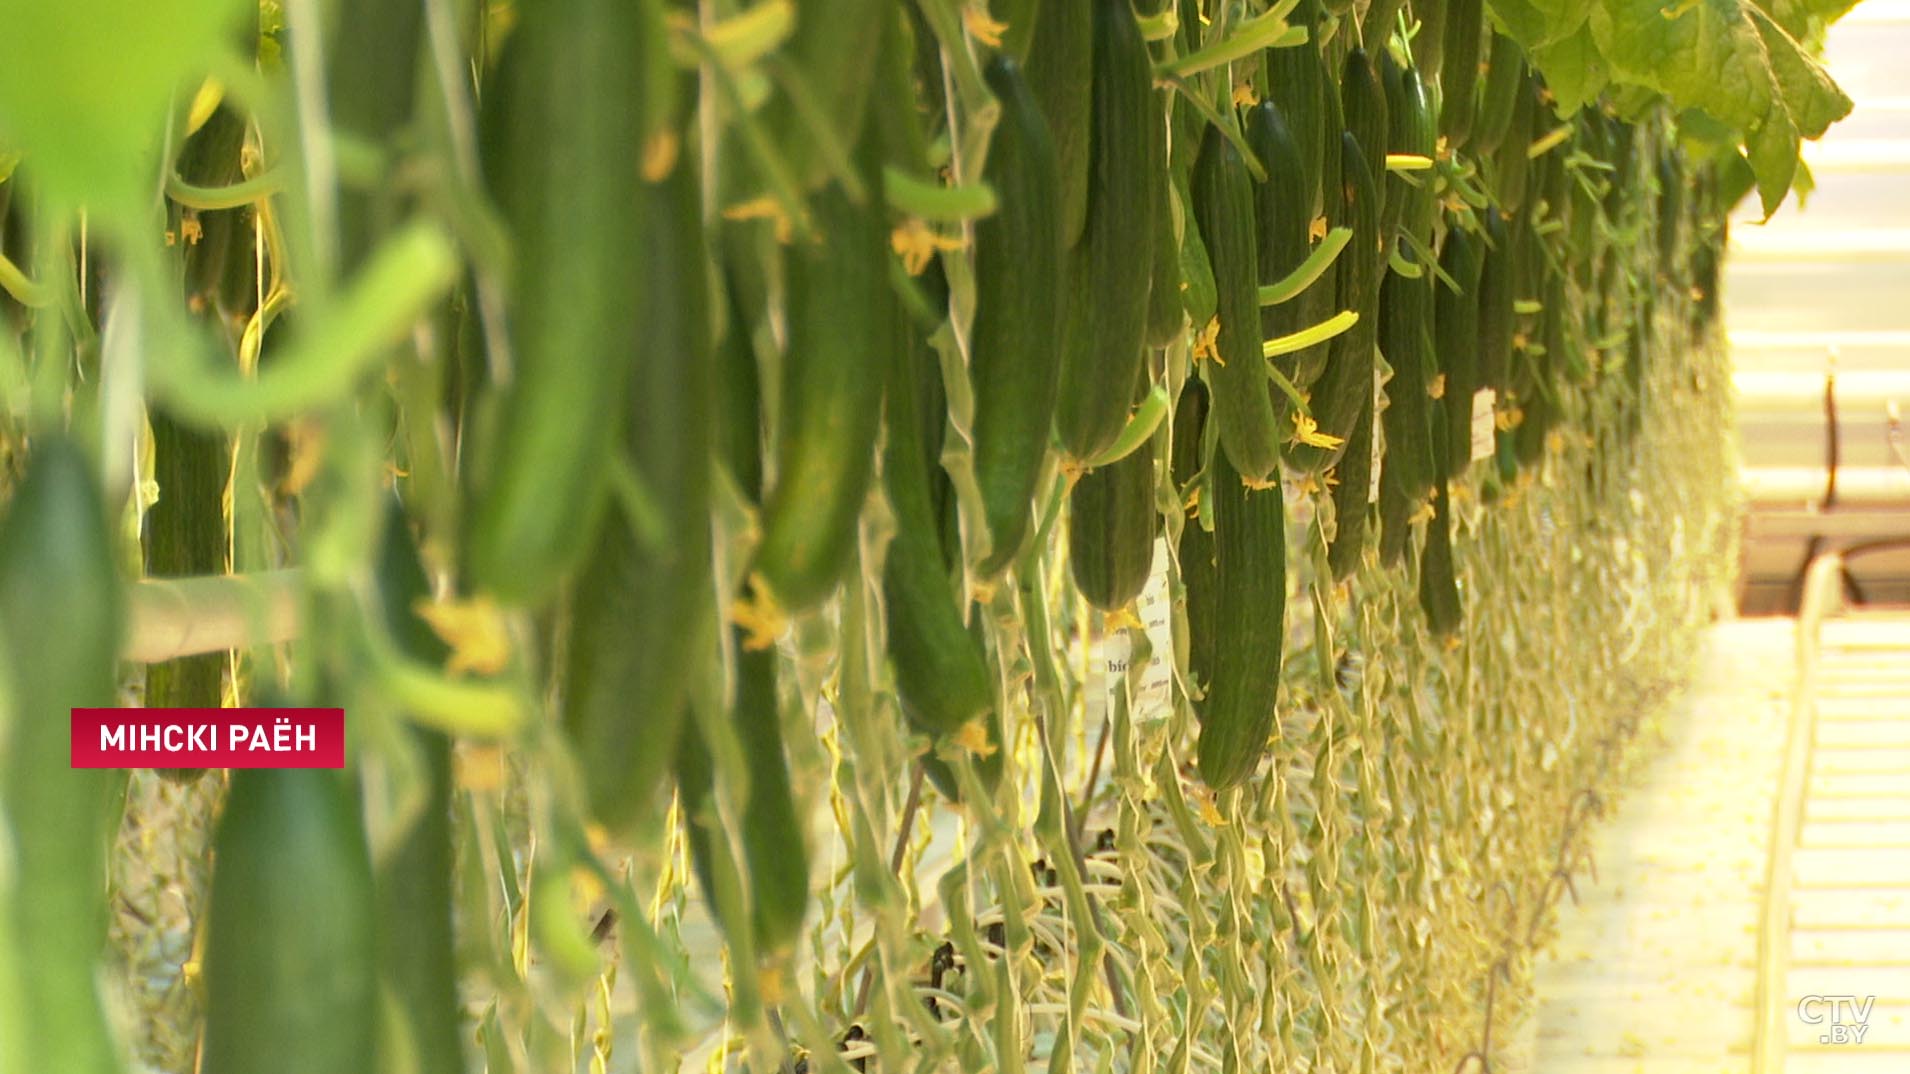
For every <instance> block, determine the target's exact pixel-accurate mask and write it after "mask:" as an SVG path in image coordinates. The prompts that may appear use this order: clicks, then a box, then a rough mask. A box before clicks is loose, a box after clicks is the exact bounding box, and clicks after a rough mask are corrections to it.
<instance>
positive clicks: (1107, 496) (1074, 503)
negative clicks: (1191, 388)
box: [1068, 379, 1161, 612]
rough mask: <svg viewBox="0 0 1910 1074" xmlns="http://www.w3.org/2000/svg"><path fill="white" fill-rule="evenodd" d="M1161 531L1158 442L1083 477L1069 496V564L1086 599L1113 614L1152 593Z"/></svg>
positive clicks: (1143, 384)
mask: <svg viewBox="0 0 1910 1074" xmlns="http://www.w3.org/2000/svg"><path fill="white" fill-rule="evenodd" d="M1140 390H1141V391H1143V392H1145V391H1146V390H1147V381H1146V380H1145V379H1143V380H1142V381H1141V384H1140ZM1160 526H1161V513H1160V511H1159V510H1157V509H1156V508H1155V506H1154V441H1153V438H1151V437H1150V438H1149V439H1148V440H1146V441H1144V442H1143V443H1142V444H1141V446H1140V447H1138V448H1136V449H1135V450H1134V451H1132V452H1130V453H1129V454H1127V455H1126V456H1124V457H1122V458H1120V459H1118V460H1116V461H1115V462H1111V463H1109V464H1107V465H1105V466H1097V467H1095V468H1094V469H1092V470H1089V471H1088V472H1087V473H1085V474H1082V475H1081V478H1080V480H1078V481H1076V482H1075V484H1074V488H1073V489H1072V490H1071V491H1070V492H1069V494H1068V562H1069V566H1070V567H1071V568H1072V569H1073V571H1074V585H1075V588H1076V589H1078V590H1080V591H1081V596H1082V597H1083V598H1084V599H1086V600H1087V602H1088V603H1089V604H1091V605H1093V606H1095V607H1096V608H1099V609H1101V610H1102V611H1107V612H1112V611H1119V610H1120V609H1122V608H1125V607H1127V606H1128V605H1129V604H1131V603H1133V601H1134V598H1136V597H1138V596H1140V595H1141V590H1143V589H1145V588H1147V576H1148V574H1149V572H1150V571H1151V570H1152V568H1153V565H1154V538H1155V536H1156V535H1158V534H1159V533H1160Z"/></svg>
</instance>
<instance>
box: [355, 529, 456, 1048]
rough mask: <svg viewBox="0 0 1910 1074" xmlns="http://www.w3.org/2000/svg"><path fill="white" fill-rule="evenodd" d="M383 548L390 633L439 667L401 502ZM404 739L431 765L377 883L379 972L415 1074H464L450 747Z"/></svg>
mask: <svg viewBox="0 0 1910 1074" xmlns="http://www.w3.org/2000/svg"><path fill="white" fill-rule="evenodd" d="M378 547H379V552H378V567H377V570H378V575H377V577H378V595H379V600H380V601H381V603H382V606H383V607H382V610H383V614H384V621H385V629H387V630H388V631H390V632H391V635H392V637H393V638H394V639H396V641H397V643H398V647H399V649H400V650H402V651H403V652H404V653H405V655H407V656H409V657H411V658H412V659H414V660H417V661H419V662H421V663H424V664H429V665H434V666H435V665H438V664H441V663H442V662H443V661H444V657H445V645H444V643H443V642H442V641H440V640H439V638H438V635H437V634H436V633H435V632H434V631H433V630H432V629H431V628H430V626H428V625H427V624H426V623H425V622H424V620H422V619H420V618H419V617H418V615H417V613H416V612H415V611H414V610H413V608H414V606H415V605H416V603H417V602H418V601H419V600H421V599H424V598H427V597H429V596H430V595H431V587H430V583H429V581H428V580H427V579H426V577H425V573H424V566H423V564H422V563H420V562H419V560H418V551H417V548H416V546H415V545H414V544H413V542H412V538H411V533H410V531H409V529H408V528H407V523H406V521H405V515H404V511H403V510H402V509H401V508H400V507H399V505H398V502H397V500H395V499H394V500H392V501H391V502H390V504H389V506H388V507H387V509H386V512H385V529H384V536H383V537H382V538H381V539H380V541H379V546H378ZM405 733H406V734H408V735H409V736H410V739H411V742H412V745H413V746H415V747H416V748H417V751H418V754H419V756H420V758H421V759H422V760H423V762H424V776H425V795H424V804H423V806H422V807H421V808H420V809H419V811H418V815H417V817H416V818H415V819H414V820H413V821H412V822H411V827H410V829H409V830H408V831H406V832H405V834H404V835H403V836H402V837H400V838H399V839H398V840H397V841H396V842H395V843H393V844H392V846H391V847H390V849H389V850H387V851H386V853H385V855H384V857H383V859H382V860H381V861H380V862H379V863H378V867H377V869H376V871H375V874H374V878H373V879H374V883H375V885H376V890H377V899H378V917H377V938H378V972H379V974H380V976H381V977H382V979H383V980H384V982H385V984H386V987H387V990H388V994H389V995H390V996H392V997H393V998H394V999H395V1000H396V1001H397V1005H398V1007H399V1009H400V1011H401V1016H402V1017H403V1019H404V1023H405V1032H406V1035H407V1036H408V1037H409V1039H410V1043H411V1052H412V1054H414V1055H415V1056H417V1062H418V1066H417V1070H418V1074H459V1072H460V1071H462V1070H463V1069H464V1056H463V1044H464V1032H463V1029H462V1027H461V1026H460V1024H459V1022H460V1019H459V1009H458V963H457V939H456V934H455V933H454V931H453V929H452V900H453V891H452V878H453V877H454V876H455V875H456V868H455V866H456V861H455V858H454V855H453V851H452V844H451V810H452V804H451V793H452V788H451V740H450V738H449V737H447V736H446V735H445V734H444V733H443V732H441V731H433V730H429V729H427V728H424V727H420V726H417V725H415V724H414V725H412V726H411V727H410V728H409V729H408V730H407V731H406V732H405Z"/></svg>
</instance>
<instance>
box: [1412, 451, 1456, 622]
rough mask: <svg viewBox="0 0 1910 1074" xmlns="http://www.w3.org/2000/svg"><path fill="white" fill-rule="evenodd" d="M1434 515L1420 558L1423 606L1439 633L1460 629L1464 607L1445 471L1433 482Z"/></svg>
mask: <svg viewBox="0 0 1910 1074" xmlns="http://www.w3.org/2000/svg"><path fill="white" fill-rule="evenodd" d="M1433 490H1434V495H1433V500H1432V505H1433V517H1432V519H1431V520H1430V521H1428V522H1427V524H1426V549H1425V553H1424V554H1423V555H1422V556H1421V557H1420V560H1419V607H1420V608H1421V609H1422V610H1423V611H1424V612H1425V613H1426V625H1427V626H1428V627H1430V628H1431V629H1432V632H1433V635H1434V636H1435V637H1441V638H1443V637H1446V636H1447V635H1449V634H1451V633H1453V632H1454V631H1456V630H1458V629H1459V625H1460V623H1461V621H1462V620H1463V618H1464V611H1463V609H1462V607H1461V605H1460V603H1459V583H1458V581H1457V580H1456V579H1455V578H1454V576H1453V562H1452V517H1451V516H1452V510H1451V509H1452V502H1451V497H1450V496H1449V495H1448V489H1447V487H1446V478H1445V476H1444V475H1443V474H1442V475H1440V477H1439V480H1438V481H1437V482H1435V483H1434V485H1433Z"/></svg>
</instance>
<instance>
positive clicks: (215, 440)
mask: <svg viewBox="0 0 1910 1074" xmlns="http://www.w3.org/2000/svg"><path fill="white" fill-rule="evenodd" d="M148 417H149V421H150V423H151V426H152V438H153V439H152V448H153V481H154V482H155V483H156V484H157V485H158V486H159V500H158V502H157V503H155V504H153V506H152V509H151V510H150V511H148V512H146V526H145V544H146V574H147V575H148V576H149V577H153V578H178V577H189V576H192V575H198V574H223V573H225V570H226V526H225V486H226V475H227V472H228V471H229V470H230V469H231V468H232V455H231V447H230V445H229V443H228V442H227V440H226V437H225V435H224V434H222V433H216V432H207V431H203V430H200V429H196V428H192V427H189V426H186V425H184V424H181V423H180V422H177V421H174V420H173V419H172V417H171V416H169V415H168V414H166V412H165V411H163V410H157V409H155V410H152V411H149V414H148ZM225 666H226V654H225V653H223V652H218V653H204V654H201V655H199V656H184V657H180V658H178V659H176V660H168V661H165V662H164V663H159V664H150V665H148V666H147V668H146V696H145V698H144V702H145V704H146V705H147V706H148V707H151V708H206V709H216V708H218V707H219V706H220V705H221V704H222V703H223V702H224V694H225ZM204 771H205V770H204V769H199V768H192V769H161V774H163V775H166V776H169V777H175V778H176V777H186V778H196V777H197V776H199V775H201V774H203V773H204Z"/></svg>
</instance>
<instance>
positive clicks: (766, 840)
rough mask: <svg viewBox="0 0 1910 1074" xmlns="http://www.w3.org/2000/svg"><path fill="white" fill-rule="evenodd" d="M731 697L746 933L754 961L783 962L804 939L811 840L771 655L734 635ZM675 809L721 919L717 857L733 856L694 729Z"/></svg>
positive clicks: (680, 749) (710, 768)
mask: <svg viewBox="0 0 1910 1074" xmlns="http://www.w3.org/2000/svg"><path fill="white" fill-rule="evenodd" d="M737 642H738V645H737V649H736V696H735V697H734V698H733V699H732V700H731V702H730V711H729V719H730V721H731V723H732V724H733V725H734V727H735V731H736V738H737V741H738V742H740V743H741V744H742V746H743V759H744V762H745V768H746V772H747V774H748V776H749V786H748V788H747V790H746V791H745V793H744V794H743V798H742V801H741V802H740V803H738V805H739V807H740V809H739V813H738V820H739V822H740V824H741V828H742V832H741V834H742V839H743V847H742V857H741V860H742V863H743V866H744V869H743V873H742V877H743V880H744V887H745V890H746V894H747V905H748V913H749V920H750V936H751V941H752V943H753V944H754V947H755V951H756V955H757V957H758V959H762V958H765V957H767V958H770V959H772V960H774V959H780V958H782V957H783V956H785V955H787V954H788V952H789V951H790V950H791V949H793V948H794V947H795V945H796V941H797V940H798V939H799V938H800V937H801V936H802V922H803V917H804V916H805V915H806V914H807V912H808V908H809V854H808V851H807V850H806V849H805V847H806V845H807V843H808V840H807V838H806V836H805V835H804V832H803V825H802V821H801V818H800V817H799V816H798V814H797V812H796V801H795V798H794V796H793V794H792V792H791V791H790V787H789V761H788V758H787V757H786V756H785V755H784V752H783V731H782V718H781V715H780V713H779V710H778V701H777V697H776V661H777V656H776V651H775V650H774V649H773V648H772V649H763V650H751V649H749V648H748V647H746V646H744V645H743V644H741V642H742V637H741V632H740V631H739V632H737ZM676 776H677V796H678V808H679V809H680V810H681V812H682V814H683V817H684V819H685V821H686V823H685V825H684V829H685V831H686V833H687V834H688V836H689V843H690V861H691V864H692V866H693V867H694V868H695V870H696V876H697V881H698V883H699V884H701V885H702V888H703V897H704V899H705V900H706V901H707V902H708V903H709V904H710V906H711V908H712V911H713V912H712V916H713V917H715V918H716V919H717V920H718V921H719V922H720V921H722V915H721V914H718V913H714V908H715V906H716V901H717V900H716V883H715V875H716V873H715V868H714V863H715V856H716V855H717V854H728V853H731V850H730V848H729V839H728V837H727V836H726V834H725V832H724V830H723V826H722V821H721V820H720V819H719V818H718V816H717V812H716V806H715V789H716V788H715V773H714V765H713V764H712V762H711V759H710V753H709V746H708V744H706V743H705V742H704V741H703V736H702V735H701V734H699V733H697V732H696V731H695V730H691V731H690V732H689V733H688V734H685V735H684V736H683V737H682V739H680V740H679V741H678V742H677V757H676Z"/></svg>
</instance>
